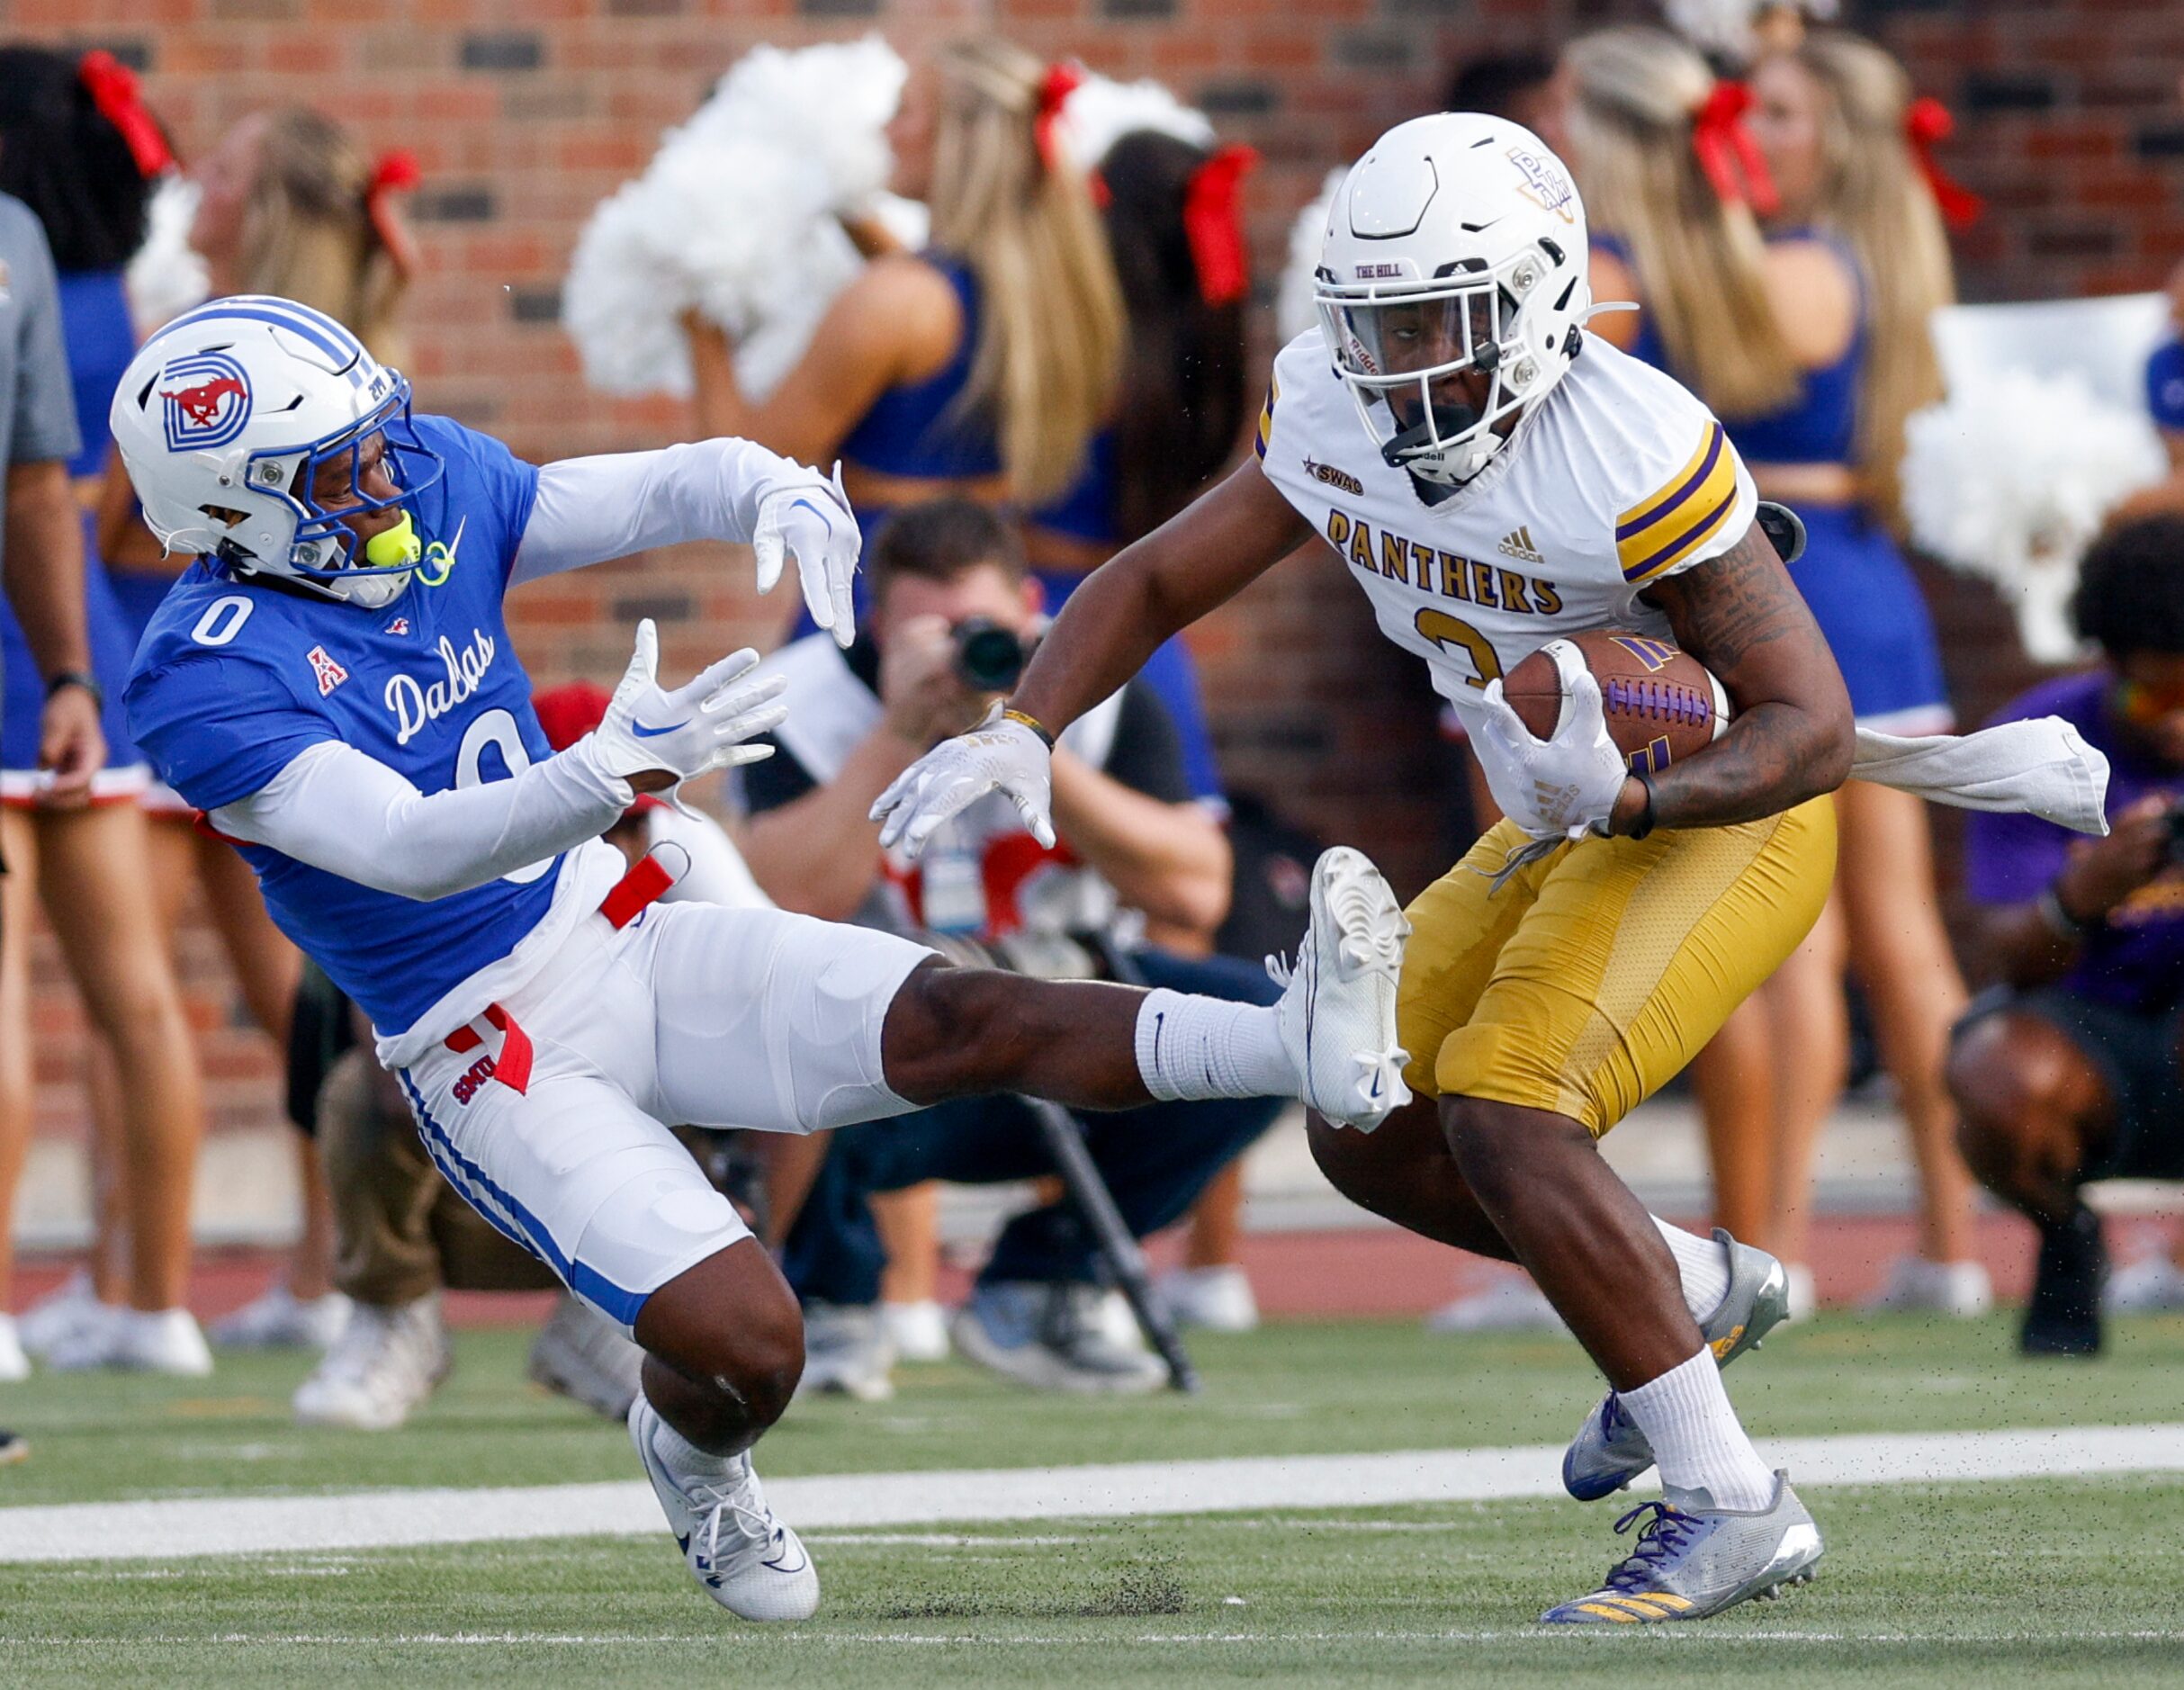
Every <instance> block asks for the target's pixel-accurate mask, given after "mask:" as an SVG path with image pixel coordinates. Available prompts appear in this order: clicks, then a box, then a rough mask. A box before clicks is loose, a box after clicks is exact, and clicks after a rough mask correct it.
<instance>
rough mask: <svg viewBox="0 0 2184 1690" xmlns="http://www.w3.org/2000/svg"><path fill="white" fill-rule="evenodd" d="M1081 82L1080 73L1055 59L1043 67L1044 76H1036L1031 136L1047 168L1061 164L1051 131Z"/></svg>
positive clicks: (1082, 82)
mask: <svg viewBox="0 0 2184 1690" xmlns="http://www.w3.org/2000/svg"><path fill="white" fill-rule="evenodd" d="M1083 85H1084V73H1083V71H1081V70H1079V69H1078V68H1077V67H1075V66H1074V65H1071V64H1065V63H1064V62H1062V61H1061V60H1059V59H1057V60H1056V61H1055V62H1054V63H1053V64H1051V65H1049V66H1047V74H1046V76H1043V77H1041V78H1040V79H1039V91H1038V104H1037V105H1036V106H1034V107H1033V108H1032V112H1031V139H1033V140H1035V141H1037V142H1038V149H1039V161H1040V162H1041V163H1042V164H1044V165H1045V166H1047V169H1049V170H1054V169H1057V168H1059V167H1060V164H1061V156H1060V150H1059V148H1060V142H1059V140H1058V139H1056V135H1055V132H1054V126H1055V123H1056V120H1057V119H1059V118H1060V117H1061V115H1062V107H1063V106H1064V105H1065V104H1066V103H1068V100H1069V96H1070V95H1071V94H1074V93H1075V92H1076V91H1077V90H1078V89H1079V88H1081V87H1083Z"/></svg>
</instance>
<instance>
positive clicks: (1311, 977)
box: [1266, 845, 1410, 1132]
mask: <svg viewBox="0 0 2184 1690" xmlns="http://www.w3.org/2000/svg"><path fill="white" fill-rule="evenodd" d="M1311 909H1312V921H1311V925H1310V927H1309V928H1308V929H1307V930H1306V931H1305V936H1304V943H1303V945H1302V946H1300V947H1299V949H1298V952H1297V961H1296V963H1295V965H1294V966H1290V965H1287V964H1284V963H1283V962H1282V961H1281V959H1280V958H1279V957H1268V958H1267V961H1266V968H1267V972H1268V973H1269V974H1270V975H1272V976H1273V977H1274V979H1275V980H1277V981H1278V982H1280V983H1281V985H1282V986H1283V987H1284V988H1285V989H1284V990H1283V992H1282V993H1281V1002H1279V1003H1277V1004H1276V1005H1275V1006H1274V1012H1275V1014H1276V1015H1277V1016H1278V1017H1279V1018H1280V1026H1281V1042H1282V1045H1283V1047H1284V1048H1286V1049H1287V1050H1288V1052H1289V1054H1290V1062H1291V1064H1292V1065H1294V1066H1295V1068H1296V1070H1297V1085H1298V1091H1297V1094H1298V1096H1299V1097H1300V1098H1302V1099H1303V1100H1304V1101H1305V1102H1307V1103H1308V1104H1309V1105H1310V1106H1311V1107H1312V1108H1314V1109H1316V1110H1318V1111H1319V1112H1320V1113H1321V1114H1322V1115H1325V1116H1326V1118H1327V1119H1329V1120H1331V1121H1333V1122H1334V1123H1335V1125H1336V1126H1338V1127H1354V1128H1358V1129H1359V1130H1360V1131H1361V1132H1371V1130H1372V1129H1373V1128H1375V1127H1378V1126H1379V1125H1380V1123H1381V1122H1382V1121H1383V1120H1385V1119H1388V1116H1389V1111H1390V1110H1397V1109H1400V1108H1401V1107H1402V1106H1403V1105H1404V1104H1406V1103H1407V1102H1409V1101H1410V1087H1408V1086H1407V1085H1406V1084H1404V1083H1403V1066H1404V1065H1405V1064H1406V1063H1407V1062H1408V1061H1409V1060H1410V1057H1409V1055H1408V1054H1407V1052H1406V1051H1405V1050H1404V1049H1403V1047H1401V1046H1400V1045H1398V1044H1397V1043H1396V983H1397V980H1398V977H1399V976H1400V975H1401V974H1402V972H1403V941H1404V940H1405V939H1407V938H1409V937H1410V923H1409V922H1408V921H1405V920H1404V919H1403V910H1402V906H1401V905H1399V904H1398V903H1397V902H1396V894H1395V893H1394V891H1393V890H1391V889H1390V887H1389V884H1388V882H1387V880H1386V879H1385V878H1383V877H1382V876H1381V874H1380V870H1379V869H1378V868H1375V867H1373V866H1372V863H1371V859H1370V858H1367V857H1366V855H1365V854H1364V853H1363V852H1362V851H1357V850H1352V849H1350V848H1349V847H1348V846H1346V845H1338V846H1336V847H1335V849H1332V850H1329V851H1324V852H1322V853H1321V855H1320V858H1319V860H1318V861H1317V863H1315V864H1314V865H1313V866H1312V903H1311Z"/></svg>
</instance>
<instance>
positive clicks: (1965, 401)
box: [1903, 369, 2168, 663]
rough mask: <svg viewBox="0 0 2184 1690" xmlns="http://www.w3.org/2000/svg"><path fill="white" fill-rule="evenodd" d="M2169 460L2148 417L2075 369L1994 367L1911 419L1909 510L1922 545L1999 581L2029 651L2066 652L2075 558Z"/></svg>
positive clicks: (2069, 654) (2049, 657) (2072, 642)
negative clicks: (2109, 397)
mask: <svg viewBox="0 0 2184 1690" xmlns="http://www.w3.org/2000/svg"><path fill="white" fill-rule="evenodd" d="M2167 467H2168V464H2167V460H2166V457H2165V455H2164V454H2163V453H2162V445H2161V440H2160V437H2159V436H2157V435H2156V434H2155V433H2154V430H2153V424H2152V423H2151V422H2149V421H2148V420H2147V418H2145V417H2144V415H2143V414H2141V413H2140V412H2138V411H2135V410H2130V409H2125V408H2124V407H2122V406H2119V405H2113V404H2109V403H2108V402H2106V401H2104V400H2100V399H2099V398H2097V397H2095V395H2094V392H2093V390H2092V387H2091V385H2090V383H2089V382H2087V381H2086V379H2085V378H2084V377H2083V376H2082V375H2081V374H2079V373H2077V372H2076V371H2063V372H2060V373H2047V374H2036V373H2033V372H2031V371H2028V370H2012V369H2000V370H1993V371H1991V372H1990V373H1986V374H1984V375H1982V376H1981V377H1980V378H1979V380H1977V381H1976V382H1967V383H1965V384H1964V385H1962V386H1961V387H1959V388H1958V390H1957V391H1955V392H1953V393H1952V394H1951V395H1950V396H1949V398H1948V399H1947V400H1946V401H1945V402H1944V403H1942V404H1939V405H1932V406H1929V407H1928V408H1927V409H1925V410H1922V411H1920V412H1919V413H1918V414H1917V415H1916V416H1914V417H1912V418H1910V422H1909V423H1908V424H1907V426H1906V427H1905V452H1904V459H1903V490H1904V491H1903V507H1904V514H1905V516H1906V517H1908V518H1909V519H1910V526H1911V536H1912V538H1913V539H1914V540H1916V541H1917V542H1918V544H1919V545H1920V546H1921V547H1922V548H1924V549H1925V550H1926V551H1928V552H1930V553H1933V554H1934V555H1935V556H1936V557H1937V558H1939V559H1940V560H1941V561H1942V562H1945V563H1946V564H1948V565H1949V566H1950V567H1952V568H1954V569H1958V570H1962V571H1964V572H1965V573H1966V574H1970V575H1978V576H1981V577H1983V578H1984V579H1986V580H1991V581H1992V582H1994V583H1995V584H1996V586H1998V587H1999V588H2000V589H2001V590H2002V592H2003V594H2004V596H2005V597H2006V598H2009V601H2010V603H2011V605H2012V607H2013V608H2014V609H2015V610H2016V612H2017V616H2018V632H2019V634H2021V635H2022V637H2023V639H2024V642H2025V649H2026V651H2027V653H2028V654H2029V655H2031V656H2032V657H2033V658H2035V659H2036V660H2037V661H2040V662H2043V663H2066V662H2069V661H2072V660H2073V659H2074V658H2075V657H2077V656H2078V654H2079V642H2078V638H2077V635H2076V634H2075V633H2074V632H2073V631H2072V628H2071V625H2070V616H2069V604H2070V597H2071V592H2072V589H2073V588H2075V587H2076V585H2077V581H2078V562H2079V559H2080V558H2081V556H2083V554H2084V553H2085V548H2086V547H2087V545H2088V544H2090V543H2091V541H2092V538H2093V536H2094V535H2095V534H2096V533H2097V532H2098V531H2099V527H2100V525H2101V522H2102V520H2103V519H2104V518H2105V517H2107V516H2108V512H2109V511H2111V510H2113V509H2114V508H2116V507H2117V505H2118V504H2119V503H2121V502H2122V500H2123V499H2126V497H2128V496H2129V495H2130V494H2132V493H2134V492H2135V491H2137V490H2139V489H2140V488H2142V487H2146V486H2149V485H2151V484H2152V483H2153V482H2155V481H2159V480H2161V478H2162V475H2163V474H2164V473H2165V472H2166V470H2167Z"/></svg>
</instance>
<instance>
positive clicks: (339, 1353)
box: [290, 1294, 454, 1432]
mask: <svg viewBox="0 0 2184 1690" xmlns="http://www.w3.org/2000/svg"><path fill="white" fill-rule="evenodd" d="M453 1367H454V1351H453V1350H451V1349H450V1348H449V1346H448V1343H447V1326H446V1324H445V1322H444V1321H443V1320H442V1319H441V1317H440V1299H439V1297H438V1296H437V1295H436V1294H435V1295H433V1296H429V1297H420V1298H418V1299H417V1300H416V1301H415V1302H413V1303H400V1304H398V1305H396V1306H395V1307H394V1308H379V1307H378V1306H376V1305H374V1304H372V1303H357V1304H355V1306H354V1307H352V1308H351V1309H350V1310H349V1319H348V1324H347V1325H346V1326H344V1327H343V1328H342V1329H341V1336H340V1337H338V1338H337V1339H336V1340H335V1341H334V1345H333V1347H332V1348H331V1349H329V1350H328V1352H327V1353H326V1355H325V1357H324V1358H323V1359H322V1360H321V1361H320V1362H319V1365H318V1367H317V1368H316V1369H314V1370H313V1371H312V1372H311V1376H310V1378H309V1379H307V1380H304V1381H303V1382H302V1383H301V1385H299V1386H297V1387H296V1394H295V1396H294V1397H293V1398H292V1399H291V1404H290V1406H291V1407H292V1408H293V1409H294V1410H295V1416H296V1418H297V1419H298V1420H299V1421H300V1422H301V1423H302V1424H303V1425H307V1426H346V1427H347V1428H348V1429H349V1430H350V1431H352V1432H389V1431H391V1430H393V1428H395V1427H396V1426H399V1425H401V1424H402V1422H404V1421H405V1420H407V1419H409V1416H410V1415H411V1414H412V1413H414V1412H415V1411H416V1410H417V1409H418V1408H420V1407H423V1406H424V1405H425V1402H426V1401H427V1398H430V1397H431V1395H432V1393H433V1392H434V1391H435V1390H436V1389H439V1385H440V1381H441V1380H444V1379H445V1378H446V1377H447V1375H448V1371H449V1370H450V1369H452V1368H453Z"/></svg>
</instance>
